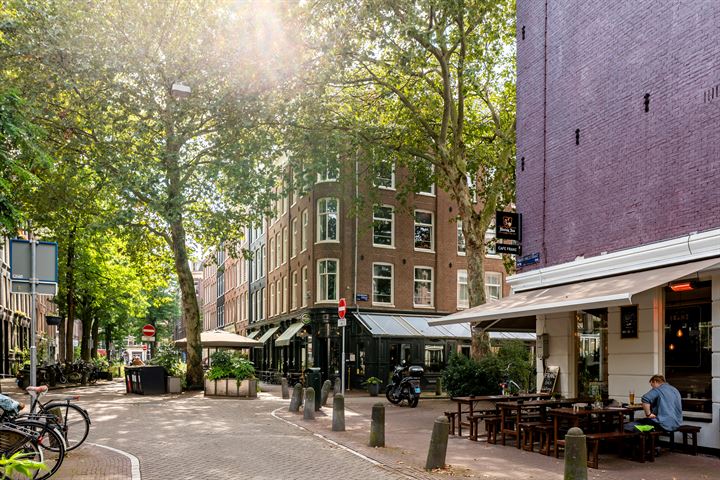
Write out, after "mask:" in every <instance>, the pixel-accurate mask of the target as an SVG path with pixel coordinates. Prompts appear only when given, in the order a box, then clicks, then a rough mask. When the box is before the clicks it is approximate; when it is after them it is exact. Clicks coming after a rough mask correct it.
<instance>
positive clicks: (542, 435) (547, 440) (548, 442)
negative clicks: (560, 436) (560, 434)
mask: <svg viewBox="0 0 720 480" xmlns="http://www.w3.org/2000/svg"><path fill="white" fill-rule="evenodd" d="M533 430H534V433H537V436H538V452H539V453H542V454H543V455H550V448H551V447H552V442H553V435H554V433H555V432H554V427H553V423H552V422H545V423H542V424H540V425H537V426H536V427H535V428H534V429H533Z"/></svg>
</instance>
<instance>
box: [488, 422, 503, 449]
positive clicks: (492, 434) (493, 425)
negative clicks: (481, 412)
mask: <svg viewBox="0 0 720 480" xmlns="http://www.w3.org/2000/svg"><path fill="white" fill-rule="evenodd" d="M501 423H502V422H501V421H500V417H499V416H493V417H489V416H488V417H485V431H486V432H487V442H488V443H491V444H493V445H494V444H496V443H497V435H498V432H499V431H500V427H501V425H500V424H501Z"/></svg>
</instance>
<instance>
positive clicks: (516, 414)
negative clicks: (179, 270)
mask: <svg viewBox="0 0 720 480" xmlns="http://www.w3.org/2000/svg"><path fill="white" fill-rule="evenodd" d="M575 401H576V399H541V400H529V401H524V400H515V401H505V402H497V403H496V404H495V408H496V409H497V410H498V411H499V413H500V425H501V427H500V428H501V431H500V438H501V443H502V444H503V445H505V436H506V435H510V436H514V437H515V438H516V439H517V442H516V447H517V448H520V433H521V432H520V428H521V427H520V426H521V424H522V423H523V421H528V419H529V417H534V418H538V417H539V420H540V422H545V421H546V420H547V409H548V408H554V407H562V406H565V405H572V404H573V403H575ZM508 420H512V421H513V422H512V426H511V427H508V424H509V423H510V422H509V421H508Z"/></svg>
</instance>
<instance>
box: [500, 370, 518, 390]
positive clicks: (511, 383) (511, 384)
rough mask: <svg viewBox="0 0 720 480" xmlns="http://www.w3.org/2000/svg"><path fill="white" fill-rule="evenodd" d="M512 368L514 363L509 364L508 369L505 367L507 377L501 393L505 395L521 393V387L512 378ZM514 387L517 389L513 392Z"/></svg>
mask: <svg viewBox="0 0 720 480" xmlns="http://www.w3.org/2000/svg"><path fill="white" fill-rule="evenodd" d="M511 366H512V363H508V364H507V367H505V375H504V377H505V378H504V380H503V381H502V383H500V388H501V393H502V394H503V395H511V394H513V393H520V390H522V389H521V388H520V385H518V383H517V382H516V381H515V380H513V379H511V378H510V367H511ZM513 387H515V390H514V391H513Z"/></svg>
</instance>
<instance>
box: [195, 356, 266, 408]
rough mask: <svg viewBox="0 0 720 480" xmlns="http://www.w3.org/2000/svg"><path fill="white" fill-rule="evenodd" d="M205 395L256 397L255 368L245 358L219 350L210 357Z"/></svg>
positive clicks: (206, 374)
mask: <svg viewBox="0 0 720 480" xmlns="http://www.w3.org/2000/svg"><path fill="white" fill-rule="evenodd" d="M210 361H211V365H210V368H209V369H208V371H207V372H206V373H205V395H219V396H229V397H249V398H255V397H257V378H256V377H255V367H254V365H253V363H252V362H251V361H250V360H248V359H247V358H246V357H245V356H243V355H241V354H239V353H229V352H226V351H223V350H219V351H217V352H215V353H213V354H212V355H211V356H210Z"/></svg>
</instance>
